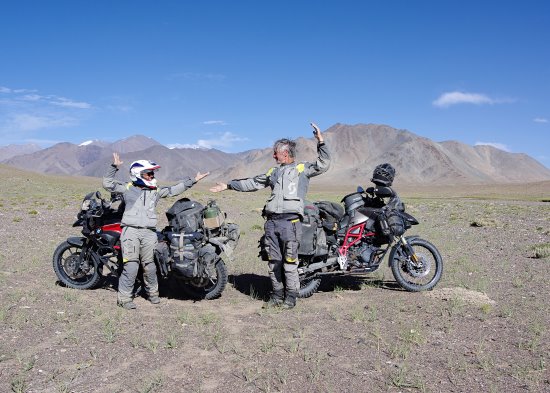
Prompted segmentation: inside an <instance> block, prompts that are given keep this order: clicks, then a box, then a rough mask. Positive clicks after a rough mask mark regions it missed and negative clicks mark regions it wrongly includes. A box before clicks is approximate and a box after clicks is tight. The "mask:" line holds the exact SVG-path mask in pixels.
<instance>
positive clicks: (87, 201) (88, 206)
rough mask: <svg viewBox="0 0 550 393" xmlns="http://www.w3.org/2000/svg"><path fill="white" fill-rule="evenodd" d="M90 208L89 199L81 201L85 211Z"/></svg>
mask: <svg viewBox="0 0 550 393" xmlns="http://www.w3.org/2000/svg"><path fill="white" fill-rule="evenodd" d="M89 208H90V200H89V199H86V200H84V201H83V202H82V210H84V211H86V210H88V209H89Z"/></svg>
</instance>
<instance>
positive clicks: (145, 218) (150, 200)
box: [103, 165, 196, 228]
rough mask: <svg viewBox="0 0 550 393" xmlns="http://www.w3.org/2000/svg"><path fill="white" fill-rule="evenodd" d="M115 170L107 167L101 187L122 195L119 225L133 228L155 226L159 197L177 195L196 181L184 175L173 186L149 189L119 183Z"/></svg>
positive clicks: (115, 168) (116, 169) (114, 167)
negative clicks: (123, 205)
mask: <svg viewBox="0 0 550 393" xmlns="http://www.w3.org/2000/svg"><path fill="white" fill-rule="evenodd" d="M117 171H118V168H117V167H116V166H114V165H111V166H110V167H109V169H108V171H107V173H106V174H105V176H104V177H103V187H104V188H105V189H106V190H107V191H111V192H119V193H121V194H122V195H123V197H124V202H125V204H126V208H125V209H124V215H123V216H122V222H121V225H122V226H130V227H135V228H155V227H156V225H157V212H156V207H157V203H158V201H159V199H160V198H166V197H169V196H176V195H179V194H181V193H182V192H184V191H185V190H187V189H188V188H191V187H192V186H193V184H195V183H196V182H195V181H194V180H192V179H191V178H190V177H186V178H184V179H183V181H182V182H180V183H178V184H176V185H174V186H170V187H159V188H156V189H150V188H145V187H137V186H135V185H133V184H132V183H127V184H121V183H120V182H119V181H118V180H115V174H116V173H117Z"/></svg>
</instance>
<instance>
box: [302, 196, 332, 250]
mask: <svg viewBox="0 0 550 393" xmlns="http://www.w3.org/2000/svg"><path fill="white" fill-rule="evenodd" d="M327 253H328V246H327V238H326V235H325V231H324V230H323V227H322V225H321V217H320V211H319V208H318V207H317V205H316V204H314V203H311V202H308V201H306V202H305V204H304V217H303V221H302V238H301V239H300V247H299V248H298V254H299V255H308V256H313V255H316V256H318V255H326V254H327Z"/></svg>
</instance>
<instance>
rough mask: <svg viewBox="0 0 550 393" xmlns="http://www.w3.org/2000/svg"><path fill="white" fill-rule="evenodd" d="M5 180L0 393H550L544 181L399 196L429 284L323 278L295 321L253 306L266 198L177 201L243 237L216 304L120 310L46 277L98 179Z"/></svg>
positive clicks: (106, 294)
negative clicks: (432, 257) (211, 211)
mask: <svg viewBox="0 0 550 393" xmlns="http://www.w3.org/2000/svg"><path fill="white" fill-rule="evenodd" d="M0 176H2V177H3V178H4V179H6V180H7V181H6V182H5V184H6V187H5V188H6V189H4V190H3V192H2V194H1V195H0V223H1V225H0V244H1V253H0V284H1V285H0V299H1V301H0V302H1V303H0V391H1V392H10V391H13V392H227V391H233V392H367V391H369V392H416V391H419V392H522V391H525V392H550V371H549V367H550V359H549V353H550V344H549V341H550V340H549V339H550V337H549V331H548V327H549V326H550V312H549V311H550V310H549V308H550V307H549V303H548V299H549V295H550V259H549V258H548V257H544V255H548V249H549V248H550V203H549V202H548V201H549V200H550V183H546V184H541V185H538V186H537V187H526V186H509V187H503V186H501V187H496V186H495V187H493V186H491V187H487V188H486V189H484V188H483V187H479V186H478V187H476V188H472V189H471V191H468V190H467V189H464V188H462V189H460V191H459V190H458V189H453V188H449V189H447V190H446V191H445V190H437V192H430V190H428V189H425V188H422V189H420V190H419V189H411V190H409V189H406V190H405V189H404V190H403V193H402V196H403V199H404V201H405V203H406V205H407V211H408V212H409V213H411V214H412V215H414V216H415V217H417V218H418V219H419V221H420V225H419V226H416V227H413V228H412V229H411V230H410V231H409V233H410V234H418V235H420V236H422V237H424V238H426V239H428V240H430V241H431V242H432V243H434V244H435V245H436V246H437V247H438V248H439V250H440V252H441V254H442V255H443V259H444V272H443V278H442V280H441V282H440V283H439V285H438V286H437V287H436V288H435V289H434V290H433V291H429V292H423V293H409V292H406V291H403V290H401V289H400V288H399V287H398V286H397V285H396V283H395V281H394V279H393V277H392V274H391V271H390V269H389V268H388V267H387V266H385V267H383V268H381V269H379V270H378V271H376V272H374V273H371V274H369V275H366V276H364V277H359V278H357V277H344V278H332V279H331V278H328V279H326V280H324V282H323V283H322V285H321V288H320V290H319V292H318V293H316V294H314V295H313V296H312V297H310V298H308V299H303V300H300V301H299V303H298V305H297V307H296V308H295V309H293V310H290V311H278V310H277V311H273V310H263V309H262V308H261V306H262V304H263V302H264V300H265V299H267V296H268V291H269V281H268V278H267V267H266V265H265V263H264V262H261V261H259V260H258V258H257V248H256V245H257V241H258V239H259V237H260V236H261V234H262V230H261V228H262V224H263V221H262V218H261V217H260V215H259V214H258V209H259V208H261V207H262V205H263V203H264V201H265V199H266V196H267V194H266V193H265V192H258V193H250V194H241V193H236V192H229V191H228V192H225V193H222V194H216V195H214V194H211V193H208V192H205V191H204V190H205V188H204V187H202V188H201V187H197V189H192V190H191V191H190V192H188V193H186V196H188V197H191V198H195V199H198V200H199V201H201V202H206V200H207V199H208V198H209V197H214V196H215V197H216V199H217V200H218V204H219V205H220V206H221V207H222V208H223V209H224V210H226V211H227V213H228V216H229V217H230V218H231V219H232V220H233V221H235V222H237V223H238V224H239V225H240V226H241V231H242V237H241V241H240V243H239V245H238V247H237V250H236V252H235V254H234V257H235V259H234V261H233V262H232V263H231V264H230V265H229V266H228V270H229V274H230V285H228V287H227V288H226V290H225V291H224V293H223V294H222V296H221V298H219V299H216V300H211V301H193V300H190V299H187V298H185V296H183V295H181V294H179V293H177V292H174V291H171V292H166V291H165V292H164V296H163V297H162V303H161V305H160V306H153V305H151V304H149V302H147V301H146V300H145V299H143V298H138V299H136V303H137V305H138V308H137V310H135V311H126V310H123V309H121V308H119V307H117V306H116V291H115V290H114V289H113V285H114V283H113V280H107V281H106V283H105V285H104V286H103V287H101V288H98V289H94V290H87V291H79V290H73V289H69V288H65V287H63V286H60V285H59V284H58V283H57V282H56V276H55V274H54V272H53V269H52V262H51V258H52V254H53V251H54V249H55V247H56V246H57V244H59V243H60V242H61V241H63V240H65V239H66V238H67V237H68V236H76V235H78V234H79V232H78V228H72V227H71V224H72V222H73V220H74V218H75V215H76V213H77V211H78V209H79V205H80V202H81V199H82V197H83V196H84V195H85V194H86V193H87V192H89V191H92V190H95V189H99V187H100V180H99V179H86V178H69V177H52V176H44V175H37V174H31V173H27V172H21V171H17V170H14V169H12V168H7V167H4V166H0ZM364 186H365V185H364ZM397 188H398V187H397ZM398 189H399V188H398ZM352 191H353V189H347V190H342V191H337V190H318V189H313V190H312V192H311V193H310V199H312V200H316V199H332V200H335V201H338V200H339V198H341V197H342V196H343V195H344V194H347V193H349V192H352ZM172 202H173V200H172V201H169V202H168V201H167V202H166V203H164V204H163V205H162V206H161V207H160V209H159V211H160V212H162V211H164V209H165V208H166V207H168V206H169V205H170V204H171V203H172ZM159 226H160V225H159ZM541 250H542V255H541V252H540V251H541Z"/></svg>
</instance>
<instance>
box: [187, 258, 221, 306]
mask: <svg viewBox="0 0 550 393" xmlns="http://www.w3.org/2000/svg"><path fill="white" fill-rule="evenodd" d="M211 269H212V271H211V272H210V277H208V278H194V279H192V280H190V281H186V282H185V283H182V284H181V285H180V288H181V289H182V291H183V292H184V293H185V294H186V295H187V296H189V297H191V298H192V299H196V300H202V299H205V300H212V299H215V298H217V297H220V296H221V294H222V292H223V290H224V289H225V286H226V285H227V267H226V266H225V263H224V262H223V261H222V260H221V259H218V261H217V262H216V263H215V265H214V266H213V267H211Z"/></svg>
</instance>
